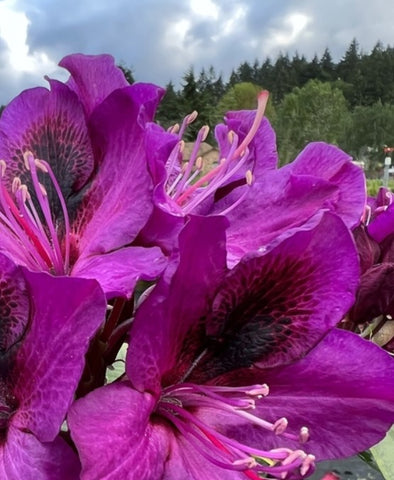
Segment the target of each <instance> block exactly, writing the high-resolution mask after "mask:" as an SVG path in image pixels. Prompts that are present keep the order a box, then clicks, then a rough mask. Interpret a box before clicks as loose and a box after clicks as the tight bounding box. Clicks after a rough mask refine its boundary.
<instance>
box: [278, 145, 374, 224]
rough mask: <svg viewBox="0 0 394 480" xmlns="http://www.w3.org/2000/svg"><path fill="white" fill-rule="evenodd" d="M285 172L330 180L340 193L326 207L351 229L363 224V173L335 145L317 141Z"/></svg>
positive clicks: (364, 187)
mask: <svg viewBox="0 0 394 480" xmlns="http://www.w3.org/2000/svg"><path fill="white" fill-rule="evenodd" d="M284 168H285V169H289V170H290V171H291V172H292V173H293V174H294V175H313V176H314V177H318V178H321V179H324V180H327V181H329V182H330V183H332V184H333V185H335V186H336V187H338V189H339V192H338V196H337V198H336V199H333V200H332V201H331V202H329V203H328V204H327V206H328V207H329V208H330V210H332V211H333V212H335V213H337V214H338V215H339V216H340V217H341V218H342V220H343V221H344V222H345V223H346V225H347V226H348V227H349V228H353V227H355V226H357V225H358V224H359V223H360V219H361V217H362V215H363V213H364V207H365V204H366V186H365V176H364V173H363V171H362V170H361V168H360V167H358V166H357V165H354V164H353V163H352V162H351V157H350V156H349V155H348V154H346V153H345V152H343V151H342V150H340V149H339V148H338V147H335V146H334V145H328V144H326V143H323V142H314V143H310V144H309V145H307V146H306V147H305V148H304V150H303V151H302V152H301V153H300V154H299V155H298V157H297V158H296V159H295V160H294V162H292V163H290V164H289V165H287V166H286V167H284Z"/></svg>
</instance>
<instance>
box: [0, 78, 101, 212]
mask: <svg viewBox="0 0 394 480" xmlns="http://www.w3.org/2000/svg"><path fill="white" fill-rule="evenodd" d="M0 139H1V141H0V158H2V159H4V160H5V161H6V163H7V169H6V182H7V185H8V187H10V186H11V184H12V180H13V178H14V177H16V176H18V177H20V178H21V180H22V183H26V184H27V185H31V180H30V178H31V176H30V173H29V172H28V171H27V170H26V167H25V164H24V159H23V154H24V153H25V152H26V151H31V152H32V153H33V155H34V156H35V157H36V158H39V159H42V160H46V161H47V162H48V163H49V164H50V166H51V168H52V170H53V172H54V174H55V176H56V178H57V179H58V181H59V183H60V186H61V189H62V193H63V196H64V198H66V199H68V198H69V197H70V195H72V193H73V192H75V191H76V190H78V189H80V188H81V187H82V186H83V185H84V184H85V183H86V181H87V179H88V178H89V176H90V175H91V173H92V171H93V168H94V160H93V153H92V147H91V144H90V139H89V136H88V132H87V128H86V124H85V117H84V113H83V110H82V106H81V104H80V102H79V101H78V98H77V96H76V95H75V93H73V92H72V91H71V90H70V89H69V88H68V87H66V86H65V85H63V84H61V83H60V82H57V81H51V91H48V90H47V89H45V88H40V87H38V88H33V89H30V90H25V91H24V92H22V93H21V94H20V95H19V96H18V97H16V98H15V99H14V100H13V101H12V102H11V103H10V104H9V105H8V106H7V108H5V110H4V112H3V114H2V116H1V120H0ZM43 183H44V185H45V187H47V191H48V195H49V198H50V203H51V204H53V203H54V199H53V198H52V197H53V193H52V186H51V185H50V184H49V183H46V178H45V177H43Z"/></svg>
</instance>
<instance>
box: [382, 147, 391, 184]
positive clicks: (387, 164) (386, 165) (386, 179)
mask: <svg viewBox="0 0 394 480" xmlns="http://www.w3.org/2000/svg"><path fill="white" fill-rule="evenodd" d="M390 167H391V157H389V156H388V155H387V156H386V158H385V159H384V170H383V186H384V187H388V186H389V176H390V173H389V169H390Z"/></svg>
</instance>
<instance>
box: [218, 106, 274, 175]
mask: <svg viewBox="0 0 394 480" xmlns="http://www.w3.org/2000/svg"><path fill="white" fill-rule="evenodd" d="M255 116H256V111H255V110H241V111H237V112H228V113H227V114H226V117H225V121H226V126H227V128H223V126H221V125H218V127H216V130H215V135H216V137H217V140H218V144H219V147H220V157H221V158H223V157H226V155H227V153H228V150H229V147H230V145H229V142H228V132H229V131H233V132H235V133H236V134H237V135H238V137H239V141H238V143H239V144H241V143H242V141H243V140H244V138H245V137H246V135H247V134H248V132H249V131H250V129H251V127H252V124H253V121H254V118H255ZM248 149H249V160H248V167H247V168H251V167H252V169H253V171H254V173H255V174H256V175H260V174H261V175H263V174H264V173H266V172H267V171H268V170H273V169H275V168H276V167H277V163H278V153H277V150H276V135H275V131H274V130H273V128H272V127H271V124H270V122H269V121H268V119H267V118H264V119H263V121H262V122H261V124H260V126H259V128H258V130H257V132H256V134H255V136H254V137H253V140H252V141H251V142H250V144H249V145H248Z"/></svg>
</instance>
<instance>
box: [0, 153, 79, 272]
mask: <svg viewBox="0 0 394 480" xmlns="http://www.w3.org/2000/svg"><path fill="white" fill-rule="evenodd" d="M24 160H25V166H26V168H27V170H28V171H29V172H30V177H31V183H32V188H33V190H34V192H32V193H34V199H35V202H34V201H33V200H32V196H31V195H30V192H29V190H28V187H27V185H25V184H22V182H21V180H20V178H19V177H15V178H14V180H13V182H12V188H11V194H10V193H9V192H8V190H7V189H6V187H5V171H6V163H5V161H4V160H0V206H1V210H2V211H1V212H0V228H1V229H6V230H7V233H8V234H11V236H12V237H13V240H14V242H13V244H12V245H11V244H10V245H9V246H8V245H7V248H8V250H9V253H10V254H11V255H13V256H14V257H16V258H21V257H23V260H24V261H25V263H26V266H28V267H29V268H31V269H33V270H46V271H49V272H51V273H55V274H57V275H64V274H67V273H68V272H69V263H70V221H69V216H68V212H67V206H66V202H65V200H64V198H63V194H62V192H61V189H60V186H59V184H58V182H57V180H56V177H55V175H54V173H53V171H52V169H51V167H50V166H49V164H48V162H46V161H44V160H38V159H35V158H34V156H33V154H32V153H31V152H26V153H25V154H24ZM38 171H40V172H42V173H44V174H47V175H48V176H49V178H50V180H51V182H52V184H53V187H54V191H55V192H56V195H57V197H58V199H59V202H60V205H61V209H62V212H63V218H64V222H62V225H59V223H58V222H57V221H55V220H54V218H53V215H52V212H51V205H50V203H49V201H48V194H47V192H46V190H45V187H44V186H43V185H42V183H40V181H39V178H38ZM37 207H38V208H37ZM59 237H62V238H64V247H63V249H64V252H63V251H62V248H61V238H59Z"/></svg>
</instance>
